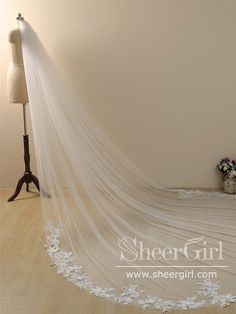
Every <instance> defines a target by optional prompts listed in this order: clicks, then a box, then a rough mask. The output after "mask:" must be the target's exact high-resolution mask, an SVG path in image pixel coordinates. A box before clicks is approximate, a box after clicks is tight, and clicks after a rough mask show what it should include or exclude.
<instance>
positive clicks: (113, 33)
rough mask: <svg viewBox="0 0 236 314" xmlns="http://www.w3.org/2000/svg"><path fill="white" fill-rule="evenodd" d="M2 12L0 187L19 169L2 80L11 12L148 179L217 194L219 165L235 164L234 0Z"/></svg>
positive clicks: (46, 4)
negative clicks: (230, 161)
mask: <svg viewBox="0 0 236 314" xmlns="http://www.w3.org/2000/svg"><path fill="white" fill-rule="evenodd" d="M0 3H1V6H0V24H1V26H0V31H1V49H0V54H1V55H0V60H1V91H0V107H1V125H0V133H1V164H0V167H1V185H2V186H14V185H15V183H16V180H17V179H18V177H19V176H20V175H21V173H22V170H23V162H22V129H23V126H22V113H21V106H20V105H16V104H9V103H8V99H7V94H6V80H5V76H6V71H7V66H8V51H7V47H6V38H7V34H8V32H9V30H11V29H12V28H13V27H14V26H15V17H16V15H17V13H18V12H21V13H22V14H23V16H24V17H25V19H27V20H28V21H29V22H30V23H31V24H32V26H33V27H34V29H35V30H36V31H37V32H38V34H39V36H40V38H41V40H42V42H43V43H44V45H45V46H46V48H47V50H48V52H49V54H50V55H51V57H52V58H53V59H54V62H55V63H56V66H57V67H58V69H59V71H60V72H61V74H62V75H63V77H64V79H65V80H66V81H67V82H68V83H69V84H70V85H71V87H72V89H73V90H74V91H75V93H76V94H77V95H78V96H79V98H80V101H81V102H82V103H83V104H84V106H86V107H87V108H88V110H89V112H90V113H91V115H92V116H93V117H94V118H95V119H96V120H97V121H98V123H99V124H100V125H102V126H103V128H104V129H105V130H106V132H107V133H109V134H110V136H111V138H112V139H113V141H115V142H116V143H117V145H118V146H119V147H120V149H122V150H123V151H124V152H125V153H126V154H127V155H128V156H129V157H130V158H131V159H132V160H133V161H134V162H136V163H137V164H138V165H139V167H140V168H142V169H143V170H144V171H145V172H146V173H147V174H148V175H149V176H151V177H152V178H155V179H156V180H157V181H158V182H160V183H161V184H163V185H166V186H179V187H210V188H215V187H218V186H219V184H220V180H219V177H218V175H217V173H216V170H215V164H216V162H217V161H218V160H219V158H221V157H225V156H231V157H234V158H236V141H235V134H236V40H235V33H236V1H235V0H225V1H222V0H146V1H145V0H50V1H49V0H40V1H35V0H8V1H5V0H4V1H3V0H1V1H0ZM33 155H34V154H33V150H32V156H33ZM32 168H33V170H34V171H35V163H34V162H33V166H32Z"/></svg>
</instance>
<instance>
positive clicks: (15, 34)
mask: <svg viewBox="0 0 236 314" xmlns="http://www.w3.org/2000/svg"><path fill="white" fill-rule="evenodd" d="M8 42H9V50H10V57H11V62H10V65H9V68H8V73H7V87H8V97H9V101H10V102H11V103H20V104H26V103H28V102H29V100H28V92H27V87H26V80H25V71H24V65H23V56H22V47H21V34H20V29H19V28H16V29H14V30H12V31H11V32H10V33H9V36H8Z"/></svg>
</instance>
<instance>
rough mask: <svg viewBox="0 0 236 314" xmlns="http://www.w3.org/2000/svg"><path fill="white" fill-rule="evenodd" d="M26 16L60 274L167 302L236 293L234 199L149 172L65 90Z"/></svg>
mask: <svg viewBox="0 0 236 314" xmlns="http://www.w3.org/2000/svg"><path fill="white" fill-rule="evenodd" d="M19 24H20V29H21V37H22V49H23V57H24V66H25V74H26V82H27V88H28V95H29V102H30V112H31V119H32V126H33V136H34V143H35V150H36V159H37V168H38V175H39V180H40V185H41V192H42V196H41V199H42V208H43V213H44V220H45V230H46V234H47V249H48V253H49V255H50V256H51V258H52V259H53V261H54V263H55V265H56V267H57V268H58V273H60V274H62V275H63V276H64V277H66V278H67V279H68V280H69V281H72V282H73V283H74V284H76V285H77V286H78V287H80V288H82V289H85V290H88V291H89V292H90V293H91V294H94V295H97V296H100V297H103V298H107V299H108V300H112V301H115V302H119V303H121V304H135V305H138V306H143V307H144V308H149V307H150V308H156V309H160V310H162V311H168V310H172V309H176V308H180V309H190V308H198V307H203V306H209V305H212V304H214V305H219V306H226V305H228V304H230V303H231V302H235V301H236V296H235V295H236V267H235V263H236V262H235V261H236V246H235V244H236V243H235V236H236V199H235V198H234V197H220V196H216V197H210V196H209V195H204V194H199V195H198V194H196V195H195V196H193V197H191V198H186V197H183V195H182V194H180V193H178V192H176V191H175V192H174V191H171V190H168V189H165V188H162V187H161V186H159V185H157V184H155V183H154V182H152V181H151V180H149V179H148V178H146V177H145V176H144V175H143V174H142V173H141V171H139V170H138V169H137V167H136V166H135V165H133V164H132V162H130V161H129V160H127V158H126V157H125V156H124V155H123V154H122V153H121V152H119V150H118V149H117V148H116V147H115V146H114V145H113V143H112V142H111V140H109V138H108V137H107V136H106V134H104V132H103V131H102V130H101V129H100V128H99V127H98V126H97V125H96V123H95V122H94V121H93V120H92V119H91V118H90V117H89V116H88V114H87V113H86V112H85V110H84V108H83V106H82V105H81V104H80V103H79V102H78V100H77V99H76V98H75V97H74V96H73V95H72V94H71V92H70V91H68V90H67V87H66V86H65V84H64V82H63V81H62V80H61V79H60V77H59V75H58V73H57V71H56V69H55V67H54V65H53V63H52V61H51V60H50V58H49V56H48V54H47V53H46V51H45V49H44V48H43V46H42V44H41V43H40V40H39V39H38V36H37V34H36V33H35V32H34V30H33V29H32V28H31V26H30V25H29V24H28V23H27V22H25V21H20V22H19ZM210 272H211V273H215V276H214V277H212V278H210V277H208V275H209V273H210ZM165 273H166V275H164V274H165ZM187 273H189V275H188V276H189V278H185V279H184V278H183V276H187ZM171 274H172V275H171ZM200 274H201V275H200ZM203 274H204V275H203ZM212 276H213V275H212Z"/></svg>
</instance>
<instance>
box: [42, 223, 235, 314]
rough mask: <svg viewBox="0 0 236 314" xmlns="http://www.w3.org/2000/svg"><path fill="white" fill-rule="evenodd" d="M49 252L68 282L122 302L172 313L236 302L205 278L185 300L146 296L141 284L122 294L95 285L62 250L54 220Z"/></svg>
mask: <svg viewBox="0 0 236 314" xmlns="http://www.w3.org/2000/svg"><path fill="white" fill-rule="evenodd" d="M47 231H48V236H47V251H48V255H49V256H50V257H51V259H52V260H53V262H54V265H55V266H56V267H57V274H61V275H63V277H64V278H66V279H67V280H68V281H71V282H73V283H74V284H75V285H76V286H78V287H79V288H81V289H83V290H87V291H88V292H89V293H90V294H93V295H95V296H99V297H102V298H106V299H109V300H111V301H114V302H118V303H120V304H123V305H128V304H136V305H137V304H138V305H140V306H142V307H143V308H144V309H146V308H155V309H157V310H162V311H163V312H169V311H171V310H174V309H183V310H188V309H196V308H200V307H203V306H210V305H217V306H221V307H222V308H223V307H225V306H227V305H230V304H231V303H233V302H236V296H233V295H232V294H230V293H228V294H224V295H221V294H219V292H218V290H219V289H220V288H221V285H220V283H214V282H212V281H211V280H210V279H205V280H204V281H203V282H201V283H199V285H200V287H201V288H200V290H199V291H197V294H198V296H194V297H187V298H186V299H182V300H177V301H169V300H163V299H161V298H159V297H156V296H149V295H148V296H145V295H144V291H143V290H140V289H139V287H138V285H130V286H128V287H123V291H122V292H121V293H120V294H119V293H118V292H117V291H116V289H115V288H108V287H99V286H95V285H94V284H93V282H91V281H90V279H89V276H88V274H87V273H86V272H85V271H84V270H83V268H82V266H77V265H73V263H72V262H73V261H74V259H75V256H74V255H73V253H72V252H65V251H63V250H61V249H60V246H59V245H60V241H59V238H60V235H61V229H60V228H56V227H54V225H53V222H52V221H49V222H48V223H47Z"/></svg>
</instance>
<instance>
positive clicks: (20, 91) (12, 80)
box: [7, 13, 49, 202]
mask: <svg viewBox="0 0 236 314" xmlns="http://www.w3.org/2000/svg"><path fill="white" fill-rule="evenodd" d="M17 20H23V17H22V16H21V14H20V13H19V15H18V17H17ZM8 43H9V51H10V57H11V61H10V65H9V68H8V72H7V88H8V97H9V101H10V103H21V104H22V105H23V119H24V135H23V144H24V162H25V171H24V174H23V176H22V177H21V178H20V179H19V181H18V183H17V186H16V189H15V192H14V194H13V195H12V196H11V197H10V198H9V199H8V202H11V201H13V200H14V199H15V198H16V197H17V196H18V194H19V193H20V191H21V188H22V186H23V184H24V183H25V184H26V191H29V184H30V183H31V182H33V183H34V185H35V186H36V188H37V189H38V191H40V186H39V180H38V178H37V177H36V176H35V175H33V174H32V172H31V170H30V153H29V135H28V134H27V127H26V114H25V107H26V104H27V103H28V102H29V100H28V92H27V85H26V79H25V71H24V63H23V54H22V46H21V32H20V29H19V28H16V29H13V30H12V31H10V33H9V36H8ZM43 194H44V195H45V196H49V195H48V194H47V193H46V192H44V191H43Z"/></svg>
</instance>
